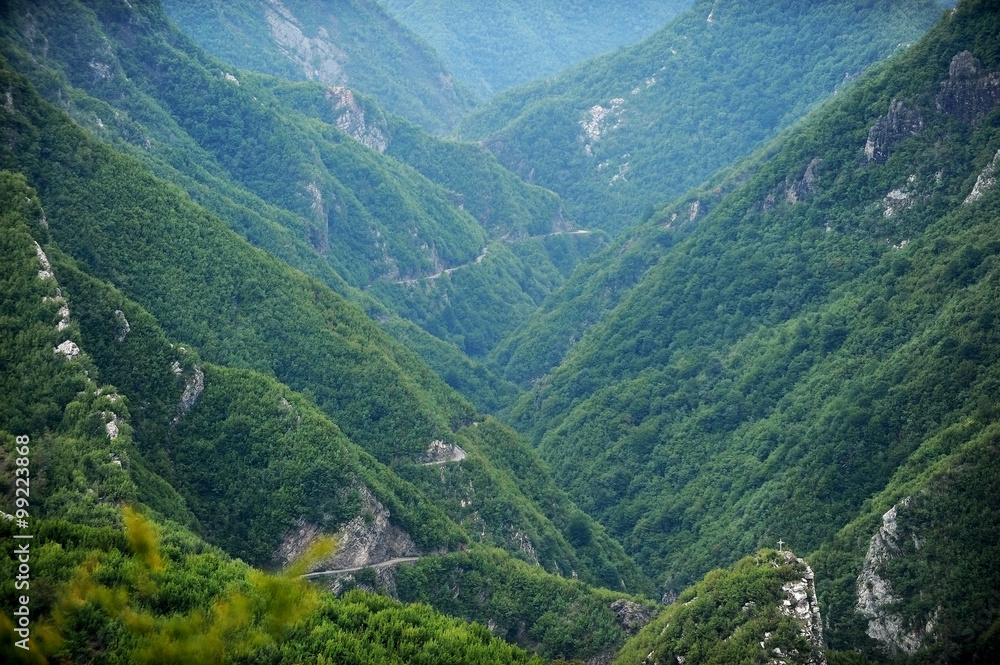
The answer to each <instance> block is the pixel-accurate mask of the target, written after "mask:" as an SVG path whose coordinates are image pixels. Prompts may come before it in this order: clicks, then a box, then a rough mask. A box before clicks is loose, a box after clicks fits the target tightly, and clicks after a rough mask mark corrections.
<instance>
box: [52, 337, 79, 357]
mask: <svg viewBox="0 0 1000 665" xmlns="http://www.w3.org/2000/svg"><path fill="white" fill-rule="evenodd" d="M52 352H53V353H61V354H63V355H64V356H66V359H67V360H73V359H75V358H77V357H78V356H79V355H80V347H79V346H77V345H76V344H74V343H73V342H71V341H70V340H66V341H65V342H63V343H62V344H60V345H59V346H57V347H54V348H53V349H52Z"/></svg>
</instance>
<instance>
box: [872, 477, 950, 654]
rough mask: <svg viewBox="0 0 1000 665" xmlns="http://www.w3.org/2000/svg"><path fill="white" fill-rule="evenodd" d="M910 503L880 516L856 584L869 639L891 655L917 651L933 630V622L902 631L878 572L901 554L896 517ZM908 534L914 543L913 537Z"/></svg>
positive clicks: (889, 588)
mask: <svg viewBox="0 0 1000 665" xmlns="http://www.w3.org/2000/svg"><path fill="white" fill-rule="evenodd" d="M911 501H912V497H908V498H906V499H903V500H902V501H901V502H899V503H898V504H896V505H895V506H893V507H892V508H890V509H889V510H888V511H887V512H886V513H885V514H884V515H883V516H882V526H881V527H879V529H878V531H876V532H875V535H874V536H872V539H871V544H870V545H869V546H868V553H867V554H866V555H865V563H864V566H863V567H862V569H861V574H860V575H859V576H858V583H857V596H858V604H857V610H858V612H860V613H861V614H863V615H864V616H865V617H867V618H868V631H867V632H868V636H869V637H871V638H872V639H874V640H876V641H877V642H879V643H881V644H882V645H883V646H884V647H885V650H886V651H887V652H888V653H889V655H890V656H897V655H900V654H907V655H908V654H912V653H914V652H916V651H917V649H919V648H920V647H921V645H922V644H923V642H924V638H925V637H926V636H928V635H929V634H930V633H931V631H932V630H933V622H930V623H928V625H927V626H925V627H922V628H919V627H918V628H917V629H915V630H906V629H904V627H903V617H902V616H901V615H900V614H898V613H897V612H894V611H892V610H891V609H890V607H889V606H890V605H891V604H892V603H894V602H895V601H897V600H899V599H898V597H897V596H896V595H895V594H894V593H893V590H892V584H891V583H890V581H889V580H888V579H886V578H884V577H882V574H881V573H880V568H881V566H882V564H884V563H885V562H887V561H889V560H890V559H894V558H897V557H900V556H902V555H903V551H902V548H901V546H900V545H901V539H902V538H903V535H902V534H901V533H899V528H898V523H897V518H898V513H899V511H900V510H905V509H906V508H907V507H908V506H909V505H910V502H911ZM911 535H912V537H913V538H914V542H917V536H916V534H911Z"/></svg>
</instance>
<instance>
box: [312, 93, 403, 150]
mask: <svg viewBox="0 0 1000 665" xmlns="http://www.w3.org/2000/svg"><path fill="white" fill-rule="evenodd" d="M326 99H328V100H330V101H331V103H332V105H333V110H334V111H339V113H340V115H338V116H337V129H339V130H340V131H342V132H344V133H345V134H347V135H348V136H350V137H351V138H353V139H354V140H355V141H357V142H358V143H360V144H361V145H363V146H365V147H367V148H371V149H372V150H377V151H378V152H385V151H386V148H388V147H389V139H388V138H387V137H386V134H385V132H384V131H383V129H384V127H380V126H379V124H376V123H372V122H366V120H365V110H364V109H363V108H361V105H360V104H358V101H357V100H356V99H355V98H354V93H353V92H351V90H350V88H345V87H343V86H331V87H329V88H327V91H326Z"/></svg>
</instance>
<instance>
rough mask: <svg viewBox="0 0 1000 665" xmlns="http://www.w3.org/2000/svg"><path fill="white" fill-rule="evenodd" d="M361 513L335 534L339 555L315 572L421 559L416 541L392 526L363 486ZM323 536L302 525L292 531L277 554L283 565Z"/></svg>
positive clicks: (320, 564)
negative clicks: (404, 558)
mask: <svg viewBox="0 0 1000 665" xmlns="http://www.w3.org/2000/svg"><path fill="white" fill-rule="evenodd" d="M358 492H359V494H360V496H361V512H360V514H359V515H357V516H356V517H354V518H353V519H352V520H350V521H349V522H347V524H344V525H343V526H342V527H341V528H340V529H339V530H338V531H337V533H336V534H335V536H336V538H337V551H336V552H334V554H333V556H331V557H330V558H328V559H325V560H323V561H320V562H317V563H316V564H314V565H313V566H312V570H340V569H344V568H353V567H359V566H371V565H375V564H377V563H381V562H383V561H389V560H390V559H395V558H399V557H409V556H417V555H419V554H420V550H419V549H418V548H417V546H416V544H415V543H414V542H413V539H412V538H411V537H410V535H409V534H408V533H406V532H405V531H403V530H402V529H401V528H399V527H398V526H396V525H395V524H392V522H391V521H390V514H389V511H388V510H387V509H386V508H385V506H383V505H382V504H381V503H380V502H379V501H378V499H376V498H375V496H374V495H373V494H372V493H371V492H370V491H369V490H368V488H367V487H364V486H361V487H360V489H359V490H358ZM321 535H322V529H321V528H320V527H319V526H317V525H315V524H310V523H308V522H300V523H299V524H298V525H297V526H296V527H295V528H294V529H292V530H291V531H289V532H288V533H287V534H286V535H285V538H284V539H283V541H282V544H281V546H280V547H279V548H278V551H277V552H276V553H275V554H276V558H277V559H278V560H280V561H282V562H283V563H286V564H287V563H289V562H291V561H294V560H295V559H297V558H298V557H299V556H301V555H302V553H303V552H305V550H306V549H307V548H308V547H309V545H311V544H312V543H313V542H314V541H315V540H316V539H317V538H318V537H320V536H321Z"/></svg>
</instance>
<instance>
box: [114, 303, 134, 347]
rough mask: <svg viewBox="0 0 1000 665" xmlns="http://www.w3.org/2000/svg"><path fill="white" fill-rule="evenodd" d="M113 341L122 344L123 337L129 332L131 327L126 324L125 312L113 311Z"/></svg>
mask: <svg viewBox="0 0 1000 665" xmlns="http://www.w3.org/2000/svg"><path fill="white" fill-rule="evenodd" d="M115 326H116V330H115V341H116V342H124V341H125V337H126V336H127V335H128V334H129V332H131V330H132V326H130V325H129V324H128V319H126V318H125V312H123V311H121V310H120V309H116V310H115Z"/></svg>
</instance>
